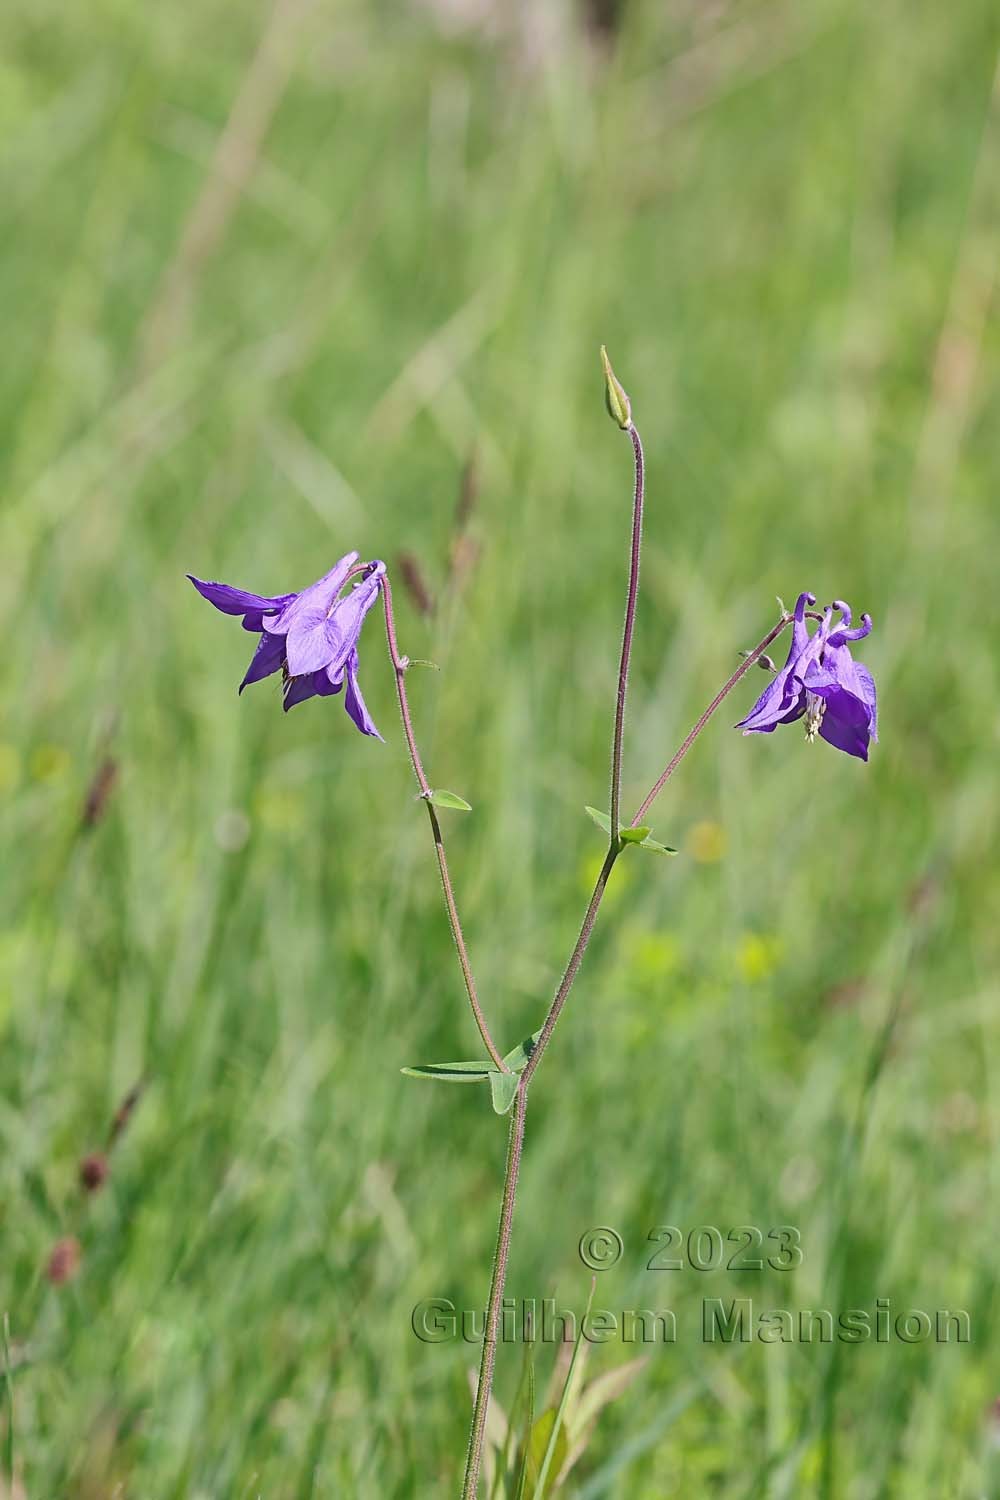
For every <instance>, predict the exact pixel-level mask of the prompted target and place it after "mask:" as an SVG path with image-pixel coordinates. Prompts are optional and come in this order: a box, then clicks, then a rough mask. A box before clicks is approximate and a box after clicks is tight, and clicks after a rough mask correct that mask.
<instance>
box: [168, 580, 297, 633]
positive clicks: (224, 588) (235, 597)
mask: <svg viewBox="0 0 1000 1500" xmlns="http://www.w3.org/2000/svg"><path fill="white" fill-rule="evenodd" d="M187 576H188V577H189V578H190V580H191V582H192V583H193V584H194V586H195V588H196V589H197V590H198V592H199V594H201V596H202V598H204V599H207V600H208V602H209V604H214V605H215V607H216V609H221V611H222V613H223V614H224V615H244V614H247V613H248V611H253V610H257V611H267V610H278V609H281V608H282V606H283V605H284V604H285V603H286V602H287V601H288V600H289V599H290V598H294V597H295V596H294V595H293V594H279V595H278V596H277V597H276V598H268V597H267V596H266V595H264V594H248V593H247V591H246V589H234V588H231V587H230V585H229V584H228V583H210V582H208V581H207V580H206V579H204V578H196V577H195V576H194V574H193V573H189V574H188V575H187ZM250 628H252V629H254V630H257V629H259V628H260V627H259V626H256V625H255V626H252V627H250Z"/></svg>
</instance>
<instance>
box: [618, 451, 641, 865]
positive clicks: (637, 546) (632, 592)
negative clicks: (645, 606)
mask: <svg viewBox="0 0 1000 1500" xmlns="http://www.w3.org/2000/svg"><path fill="white" fill-rule="evenodd" d="M628 435H629V437H630V438H631V439H632V452H633V455H634V458H635V495H634V499H633V501H632V551H631V555H630V559H629V574H628V596H627V598H626V601H625V628H624V630H623V631H622V655H621V663H620V665H619V668H618V696H617V698H616V700H615V733H614V741H613V743H612V749H611V834H612V837H613V838H617V837H618V814H619V811H620V804H621V794H622V737H623V735H624V732H625V696H626V694H627V692H628V669H629V661H630V659H631V656H632V633H633V631H634V629H635V608H636V603H637V601H638V598H639V556H640V553H641V551H642V502H643V492H644V464H643V456H642V439H641V438H640V437H639V433H638V429H637V428H636V427H634V426H633V425H631V424H630V425H629V427H628Z"/></svg>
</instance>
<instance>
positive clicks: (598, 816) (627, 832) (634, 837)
mask: <svg viewBox="0 0 1000 1500" xmlns="http://www.w3.org/2000/svg"><path fill="white" fill-rule="evenodd" d="M585 811H586V813H587V816H588V817H589V818H592V819H593V821H594V822H595V823H596V824H597V826H598V828H600V829H602V830H603V831H604V832H605V833H606V834H609V835H610V833H611V819H610V818H609V817H608V815H607V813H602V812H599V811H598V809H597V808H596V807H588V808H586V809H585ZM618 837H619V838H620V839H621V841H622V843H623V844H635V845H636V846H637V847H638V848H639V849H649V850H651V852H652V853H653V854H676V853H677V850H676V849H671V848H670V846H669V844H660V843H658V842H657V840H656V839H651V838H650V836H649V829H648V828H646V827H645V826H644V825H643V824H640V825H639V827H638V828H622V829H620V830H619V833H618Z"/></svg>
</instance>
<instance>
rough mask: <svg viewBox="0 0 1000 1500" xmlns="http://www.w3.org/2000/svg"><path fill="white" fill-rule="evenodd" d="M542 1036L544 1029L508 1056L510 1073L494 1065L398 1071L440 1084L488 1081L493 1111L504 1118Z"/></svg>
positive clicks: (451, 1065) (420, 1066)
mask: <svg viewBox="0 0 1000 1500" xmlns="http://www.w3.org/2000/svg"><path fill="white" fill-rule="evenodd" d="M541 1034H542V1033H541V1029H539V1030H538V1031H535V1032H533V1033H532V1034H531V1036H527V1037H525V1039H524V1041H523V1042H518V1044H517V1046H516V1047H514V1048H512V1049H511V1051H510V1052H508V1053H507V1056H506V1057H505V1058H504V1062H505V1063H506V1065H507V1067H508V1068H509V1069H510V1072H509V1073H501V1071H500V1069H499V1068H497V1067H495V1066H494V1064H493V1063H491V1062H449V1063H415V1064H414V1065H413V1066H412V1067H410V1068H400V1070H399V1071H400V1072H401V1073H403V1074H405V1075H406V1077H407V1078H431V1079H437V1080H438V1081H439V1082H441V1083H483V1082H484V1081H485V1080H486V1079H487V1078H488V1079H489V1081H490V1089H491V1091H492V1095H493V1108H494V1109H495V1110H496V1112H497V1114H498V1115H505V1114H506V1113H507V1111H508V1110H509V1109H510V1107H511V1105H512V1104H513V1102H514V1095H515V1093H516V1092H517V1080H518V1077H519V1076H520V1074H521V1073H523V1072H524V1070H525V1068H526V1067H527V1066H528V1059H529V1057H530V1056H531V1054H532V1052H534V1050H535V1046H536V1044H537V1042H538V1038H539V1037H540V1036H541Z"/></svg>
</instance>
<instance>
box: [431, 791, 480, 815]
mask: <svg viewBox="0 0 1000 1500" xmlns="http://www.w3.org/2000/svg"><path fill="white" fill-rule="evenodd" d="M424 800H425V802H433V804H434V806H435V807H450V808H453V809H454V811H455V812H471V811H472V804H471V803H469V802H466V800H465V798H464V797H460V796H459V795H458V793H457V792H446V791H444V790H443V788H442V789H438V790H435V791H432V792H428V793H427V795H426V797H425V798H424Z"/></svg>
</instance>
